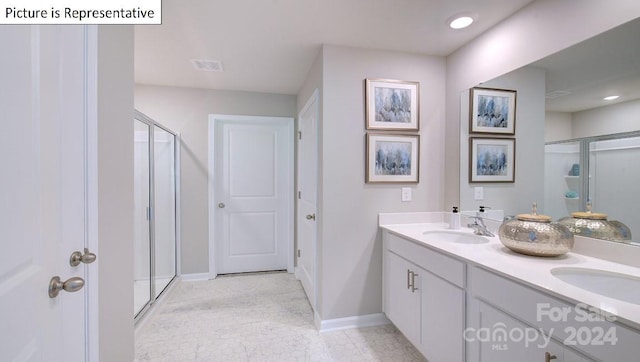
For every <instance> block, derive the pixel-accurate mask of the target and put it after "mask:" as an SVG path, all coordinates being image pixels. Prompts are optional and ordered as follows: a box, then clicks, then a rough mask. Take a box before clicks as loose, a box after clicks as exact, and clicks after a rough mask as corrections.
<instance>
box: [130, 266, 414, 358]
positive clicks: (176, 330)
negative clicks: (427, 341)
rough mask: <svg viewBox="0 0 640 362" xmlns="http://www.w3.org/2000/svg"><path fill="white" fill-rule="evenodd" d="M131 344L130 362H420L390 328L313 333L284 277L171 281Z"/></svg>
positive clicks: (304, 306) (297, 293)
mask: <svg viewBox="0 0 640 362" xmlns="http://www.w3.org/2000/svg"><path fill="white" fill-rule="evenodd" d="M135 346H136V361H278V362H280V361H394V362H396V361H424V358H423V357H422V356H421V355H420V353H419V352H418V351H417V350H416V349H415V348H414V347H413V346H412V345H411V344H410V343H409V342H408V341H407V340H406V339H405V338H404V336H403V335H402V334H401V333H400V332H398V330H397V329H395V327H393V326H392V325H386V326H380V327H369V328H359V329H348V330H342V331H335V332H325V333H318V331H317V330H316V329H315V326H314V324H313V315H312V311H311V307H310V306H309V303H308V301H307V298H306V295H305V294H304V291H303V290H302V287H301V285H300V282H298V281H297V280H296V279H295V277H294V276H293V275H291V274H287V273H266V274H250V275H236V276H222V277H219V278H217V279H215V280H209V281H198V282H178V284H177V285H175V286H174V290H172V291H171V292H170V293H169V294H168V295H167V296H166V298H164V300H163V302H162V303H160V304H159V305H157V306H156V310H155V311H154V313H153V314H152V315H150V316H149V319H148V320H147V321H145V322H144V324H143V325H141V326H140V328H138V330H137V331H136V344H135Z"/></svg>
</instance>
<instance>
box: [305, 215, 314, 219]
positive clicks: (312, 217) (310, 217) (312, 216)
mask: <svg viewBox="0 0 640 362" xmlns="http://www.w3.org/2000/svg"><path fill="white" fill-rule="evenodd" d="M306 218H307V220H315V219H316V214H310V215H307V216H306Z"/></svg>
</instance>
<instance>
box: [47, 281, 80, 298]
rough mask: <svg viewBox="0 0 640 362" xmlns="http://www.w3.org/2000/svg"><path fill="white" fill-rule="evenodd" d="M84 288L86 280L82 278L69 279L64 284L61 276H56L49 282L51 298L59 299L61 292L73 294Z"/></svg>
mask: <svg viewBox="0 0 640 362" xmlns="http://www.w3.org/2000/svg"><path fill="white" fill-rule="evenodd" d="M82 287H84V279H82V278H80V277H73V278H69V279H67V280H66V281H64V282H63V281H61V280H60V277H59V276H55V277H53V278H51V281H49V298H55V297H57V296H58V293H60V291H61V290H64V291H65V292H70V293H71V292H77V291H78V290H80V289H82Z"/></svg>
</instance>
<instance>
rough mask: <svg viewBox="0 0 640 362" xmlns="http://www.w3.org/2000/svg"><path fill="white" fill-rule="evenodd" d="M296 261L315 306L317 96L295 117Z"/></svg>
mask: <svg viewBox="0 0 640 362" xmlns="http://www.w3.org/2000/svg"><path fill="white" fill-rule="evenodd" d="M298 122H299V126H298V127H299V132H300V133H299V135H298V215H297V220H298V221H297V225H298V263H297V267H296V277H297V278H298V279H300V282H301V283H302V286H303V287H304V290H305V292H306V293H307V297H308V298H309V302H310V303H311V306H312V307H313V309H314V310H315V308H316V300H315V298H316V292H315V287H316V225H317V224H316V221H317V215H316V212H317V206H316V204H317V187H318V96H317V92H316V93H314V94H313V96H312V97H311V98H310V99H309V101H308V102H307V104H306V106H305V107H304V108H303V109H302V112H300V116H299V117H298Z"/></svg>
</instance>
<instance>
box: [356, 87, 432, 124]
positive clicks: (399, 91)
mask: <svg viewBox="0 0 640 362" xmlns="http://www.w3.org/2000/svg"><path fill="white" fill-rule="evenodd" d="M419 102H420V83H419V82H412V81H404V80H394V79H370V78H367V79H365V119H366V120H365V121H366V122H365V123H366V124H365V128H366V129H368V130H390V131H418V130H419V129H420V104H419Z"/></svg>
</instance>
